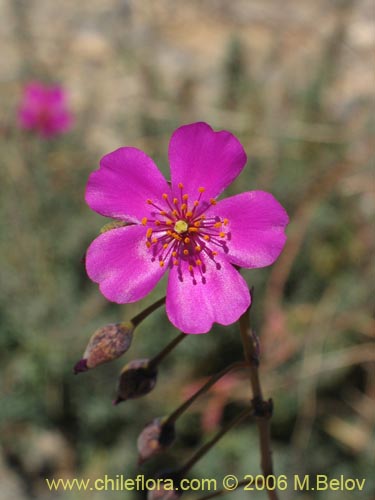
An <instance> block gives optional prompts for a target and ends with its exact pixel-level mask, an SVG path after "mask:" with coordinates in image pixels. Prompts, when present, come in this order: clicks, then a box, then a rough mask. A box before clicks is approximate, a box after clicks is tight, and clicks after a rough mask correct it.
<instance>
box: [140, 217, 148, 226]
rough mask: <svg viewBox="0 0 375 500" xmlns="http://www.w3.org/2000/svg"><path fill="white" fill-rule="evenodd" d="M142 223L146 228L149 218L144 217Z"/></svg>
mask: <svg viewBox="0 0 375 500" xmlns="http://www.w3.org/2000/svg"><path fill="white" fill-rule="evenodd" d="M141 222H142V224H143V225H144V226H145V225H146V224H147V217H143V219H142V221H141Z"/></svg>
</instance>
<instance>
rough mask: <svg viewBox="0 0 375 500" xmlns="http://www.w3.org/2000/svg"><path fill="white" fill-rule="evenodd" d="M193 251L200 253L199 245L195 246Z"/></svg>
mask: <svg viewBox="0 0 375 500" xmlns="http://www.w3.org/2000/svg"><path fill="white" fill-rule="evenodd" d="M194 250H195V251H196V252H200V251H201V250H202V247H201V246H200V245H197V246H196V247H195V248H194Z"/></svg>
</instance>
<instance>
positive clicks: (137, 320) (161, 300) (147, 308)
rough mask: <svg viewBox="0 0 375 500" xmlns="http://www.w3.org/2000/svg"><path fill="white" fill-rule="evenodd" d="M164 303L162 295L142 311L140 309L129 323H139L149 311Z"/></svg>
mask: <svg viewBox="0 0 375 500" xmlns="http://www.w3.org/2000/svg"><path fill="white" fill-rule="evenodd" d="M164 303H165V297H162V298H161V299H159V300H157V301H156V302H154V303H153V304H151V305H150V306H148V307H146V309H144V310H143V311H141V312H140V313H139V314H137V315H136V316H134V318H133V319H132V320H131V323H132V324H133V325H134V326H135V327H136V326H138V325H139V323H141V322H142V321H143V320H144V319H146V318H147V316H149V315H150V314H151V313H153V312H154V311H156V309H158V308H159V307H160V306H162V305H163V304H164Z"/></svg>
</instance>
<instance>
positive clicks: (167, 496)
mask: <svg viewBox="0 0 375 500" xmlns="http://www.w3.org/2000/svg"><path fill="white" fill-rule="evenodd" d="M181 495H182V491H176V490H171V489H169V486H168V484H167V485H160V487H159V488H158V489H155V490H150V491H149V492H148V494H147V500H178V499H179V498H180V497H181Z"/></svg>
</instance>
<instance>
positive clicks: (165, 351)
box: [149, 332, 188, 368]
mask: <svg viewBox="0 0 375 500" xmlns="http://www.w3.org/2000/svg"><path fill="white" fill-rule="evenodd" d="M186 337H188V335H186V333H183V332H181V333H180V334H179V335H177V337H175V338H174V339H173V340H172V342H170V343H169V344H168V345H166V346H165V347H164V349H162V350H161V351H160V352H159V353H158V354H156V356H154V357H153V358H152V359H150V363H149V367H152V368H156V366H157V365H158V364H159V363H160V362H161V361H162V360H163V359H164V358H165V357H166V356H167V355H168V354H169V353H170V352H171V351H172V350H173V349H174V348H175V347H176V346H177V345H178V344H179V343H180V342H181V341H182V340H183V339H185V338H186Z"/></svg>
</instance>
